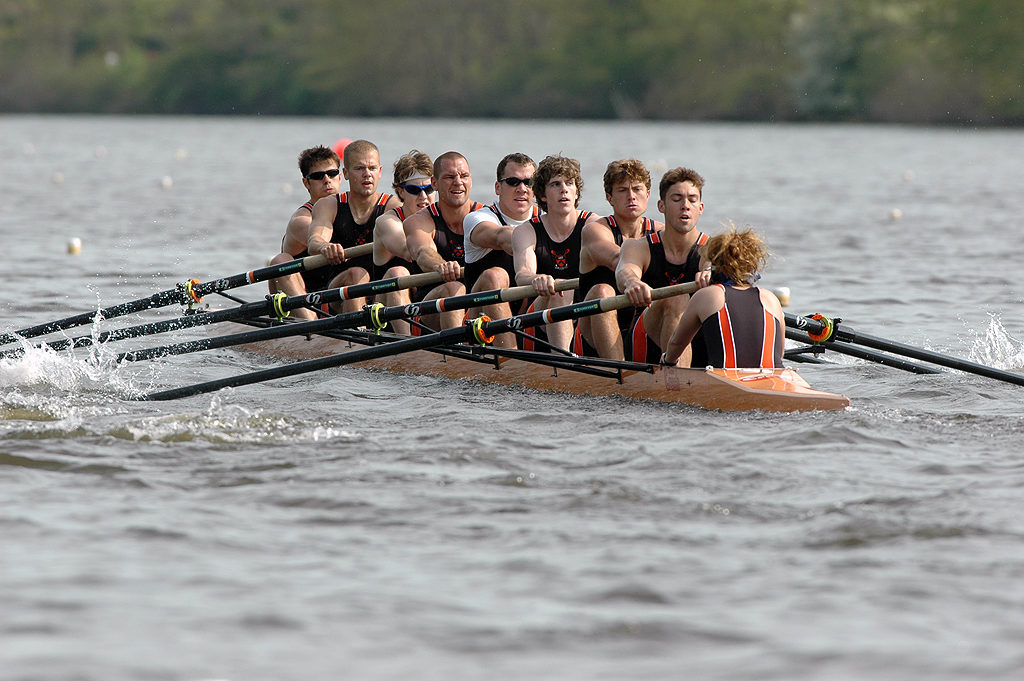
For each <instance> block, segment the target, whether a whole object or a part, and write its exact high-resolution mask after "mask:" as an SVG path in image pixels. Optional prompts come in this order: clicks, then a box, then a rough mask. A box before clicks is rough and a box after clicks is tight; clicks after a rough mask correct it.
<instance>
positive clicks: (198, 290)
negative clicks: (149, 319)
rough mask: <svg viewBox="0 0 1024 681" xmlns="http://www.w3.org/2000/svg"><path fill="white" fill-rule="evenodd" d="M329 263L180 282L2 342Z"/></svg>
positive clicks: (305, 262)
mask: <svg viewBox="0 0 1024 681" xmlns="http://www.w3.org/2000/svg"><path fill="white" fill-rule="evenodd" d="M372 252H373V244H372V243H369V244H362V245H359V246H353V247H352V248H349V249H346V251H345V258H346V259H348V258H354V257H357V256H360V255H366V254H368V253H372ZM326 264H327V259H326V258H325V257H324V256H322V255H311V256H308V257H305V258H301V259H299V260H289V261H288V262H283V263H281V264H279V265H270V266H269V267H263V268H260V269H257V270H250V271H248V272H242V273H241V274H235V275H233V276H230V277H225V278H224V279H216V280H214V281H208V282H206V283H200V282H199V280H197V279H192V280H191V281H187V282H184V283H182V284H178V285H177V286H175V287H174V288H172V289H167V290H166V291H161V292H160V293H154V294H153V295H151V296H149V297H147V298H140V299H138V300H133V301H130V302H127V303H121V304H119V305H114V306H112V307H107V308H103V309H100V310H96V311H93V312H83V313H81V314H77V315H73V316H71V317H65V318H64V319H58V320H56V321H52V322H47V323H45V324H38V325H36V326H30V327H28V328H26V329H19V330H18V331H14V332H11V333H5V334H0V345H7V344H9V343H14V342H17V341H18V340H19V339H22V338H35V337H36V336H45V335H46V334H48V333H53V332H54V331H64V330H65V329H72V328H74V327H76V326H83V325H85V324H91V323H93V322H94V321H95V320H96V319H97V318H101V319H111V318H113V317H123V316H124V315H129V314H133V313H135V312H142V311H143V310H151V309H154V308H158V307H166V306H167V305H173V304H175V303H180V304H181V305H190V304H193V303H198V302H199V301H201V300H202V299H203V296H205V295H207V294H209V293H216V292H218V291H227V290H228V289H233V288H238V287H239V286H245V285H246V284H255V283H256V282H259V281H266V280H268V279H276V278H277V277H283V276H285V275H287V274H294V273H296V272H305V271H309V270H312V269H316V268H318V267H323V266H324V265H326Z"/></svg>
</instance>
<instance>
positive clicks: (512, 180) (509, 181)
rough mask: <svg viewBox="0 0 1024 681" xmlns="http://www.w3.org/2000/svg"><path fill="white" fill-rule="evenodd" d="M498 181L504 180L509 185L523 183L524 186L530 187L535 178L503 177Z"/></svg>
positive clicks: (514, 185)
mask: <svg viewBox="0 0 1024 681" xmlns="http://www.w3.org/2000/svg"><path fill="white" fill-rule="evenodd" d="M498 182H504V183H505V184H507V185H508V186H509V187H518V186H519V185H523V186H524V187H527V188H529V187H530V185H532V184H533V178H532V177H503V178H501V179H500V180H498Z"/></svg>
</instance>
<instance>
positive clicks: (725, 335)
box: [718, 305, 736, 369]
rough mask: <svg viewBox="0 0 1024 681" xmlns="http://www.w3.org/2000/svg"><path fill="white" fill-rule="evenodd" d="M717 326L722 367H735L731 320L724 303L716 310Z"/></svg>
mask: <svg viewBox="0 0 1024 681" xmlns="http://www.w3.org/2000/svg"><path fill="white" fill-rule="evenodd" d="M718 328H719V329H720V330H721V332H722V368H723V369H735V368H736V342H735V340H734V339H733V337H732V322H731V321H730V320H729V309H728V308H726V307H725V306H724V305H723V306H722V309H721V310H719V311H718Z"/></svg>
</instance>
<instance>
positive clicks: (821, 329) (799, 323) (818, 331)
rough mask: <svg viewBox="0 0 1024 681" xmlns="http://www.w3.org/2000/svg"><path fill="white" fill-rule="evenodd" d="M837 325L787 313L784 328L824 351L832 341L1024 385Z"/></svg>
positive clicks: (1005, 374) (1023, 378) (1022, 379)
mask: <svg viewBox="0 0 1024 681" xmlns="http://www.w3.org/2000/svg"><path fill="white" fill-rule="evenodd" d="M840 322H842V320H841V319H834V320H833V319H829V318H828V317H825V316H822V315H814V316H813V317H798V316H796V315H793V314H790V313H789V312H787V313H786V326H788V327H790V328H794V329H800V330H802V331H805V332H807V334H808V336H810V338H811V340H812V341H813V342H815V343H819V344H821V345H823V346H824V347H826V348H828V347H829V346H830V345H831V343H832V341H836V340H839V341H845V342H847V343H856V344H860V345H864V346H866V347H869V348H874V349H876V350H884V351H885V352H891V353H892V354H894V355H902V356H904V357H911V358H913V359H919V360H922V361H924V362H931V363H932V364H938V365H939V366H944V367H949V368H950V369H957V370H959V371H964V372H967V373H971V374H977V375H979V376H985V377H987V378H994V379H996V380H998V381H1006V382H1007V383H1014V384H1016V385H1024V375H1021V374H1015V373H1013V372H1012V371H1003V370H1002V369H996V368H995V367H990V366H986V365H984V364H978V363H977V362H972V361H970V360H966V359H958V358H956V357H950V356H949V355H943V354H942V353H939V352H933V351H931V350H925V349H924V348H918V347H915V346H913V345H906V344H904V343H900V342H898V341H893V340H888V339H885V338H879V337H878V336H872V335H870V334H866V333H859V332H857V331H854V330H853V329H851V328H849V327H846V326H840Z"/></svg>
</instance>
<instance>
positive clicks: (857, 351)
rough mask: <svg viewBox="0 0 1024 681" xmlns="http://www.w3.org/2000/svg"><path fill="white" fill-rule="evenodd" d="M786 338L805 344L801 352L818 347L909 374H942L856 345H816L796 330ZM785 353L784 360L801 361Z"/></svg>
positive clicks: (830, 342)
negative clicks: (806, 345)
mask: <svg viewBox="0 0 1024 681" xmlns="http://www.w3.org/2000/svg"><path fill="white" fill-rule="evenodd" d="M786 338H792V339H793V340H795V341H799V342H801V343H807V344H808V346H809V347H806V348H800V350H801V351H810V350H812V349H813V348H814V347H819V348H821V349H823V350H824V349H826V348H827V349H828V350H831V351H833V352H838V353H839V354H841V355H849V356H850V357H857V358H859V359H865V360H868V361H870V362H875V363H876V364H881V365H883V366H887V367H893V368H894V369H903V370H904V371H909V372H911V373H914V374H941V373H942V370H941V369H934V368H932V367H927V366H925V365H923V364H918V363H917V362H911V361H909V360H906V359H901V358H899V357H893V356H892V355H886V354H884V353H881V352H876V351H875V350H868V349H867V348H859V347H857V346H856V345H850V344H849V343H844V342H842V341H836V340H833V341H829V342H828V345H827V346H824V345H816V344H815V342H814V340H813V339H812V338H811V337H810V336H808V335H807V334H806V333H804V332H803V331H797V330H796V329H790V330H789V331H787V332H786ZM786 353H787V354H786V359H792V360H794V361H797V362H799V361H802V360H801V359H800V358H798V357H791V356H790V355H789V353H790V351H789V350H787V351H786Z"/></svg>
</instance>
